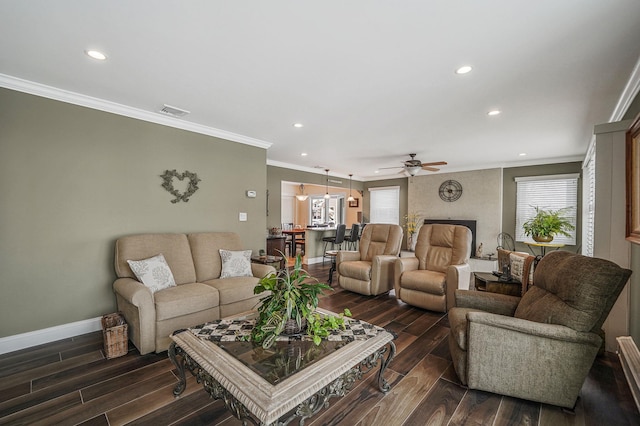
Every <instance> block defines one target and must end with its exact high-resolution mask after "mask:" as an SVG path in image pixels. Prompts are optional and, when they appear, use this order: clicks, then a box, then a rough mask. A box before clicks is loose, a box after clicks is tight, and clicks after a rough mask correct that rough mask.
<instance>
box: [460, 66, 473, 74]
mask: <svg viewBox="0 0 640 426" xmlns="http://www.w3.org/2000/svg"><path fill="white" fill-rule="evenodd" d="M472 69H473V68H471V67H470V66H469V65H464V66H462V67H460V68H458V69H457V70H456V74H466V73H468V72H471V70H472Z"/></svg>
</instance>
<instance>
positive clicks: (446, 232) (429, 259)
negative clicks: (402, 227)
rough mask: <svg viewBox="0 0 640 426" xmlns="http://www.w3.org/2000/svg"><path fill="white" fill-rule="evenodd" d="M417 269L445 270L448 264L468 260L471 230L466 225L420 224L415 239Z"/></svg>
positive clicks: (462, 262) (461, 262) (459, 263)
mask: <svg viewBox="0 0 640 426" xmlns="http://www.w3.org/2000/svg"><path fill="white" fill-rule="evenodd" d="M415 253H416V257H417V258H418V261H419V266H418V269H422V270H425V269H427V270H430V271H437V272H446V271H447V268H448V267H449V265H461V264H464V263H468V262H469V256H470V255H471V230H470V229H469V228H467V227H466V226H460V225H443V224H432V225H422V226H421V227H420V231H419V233H418V239H417V241H416V251H415Z"/></svg>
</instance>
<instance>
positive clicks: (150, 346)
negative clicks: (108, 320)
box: [113, 278, 156, 355]
mask: <svg viewBox="0 0 640 426" xmlns="http://www.w3.org/2000/svg"><path fill="white" fill-rule="evenodd" d="M113 290H114V292H115V293H116V302H117V305H118V310H119V311H120V312H122V315H124V318H125V320H126V321H127V324H128V325H129V338H130V339H131V341H132V342H133V344H134V345H135V346H136V347H137V348H138V350H139V351H140V354H142V355H144V354H146V353H149V352H153V351H155V350H156V307H155V304H154V302H153V295H152V294H151V290H149V289H148V288H147V287H146V286H145V285H144V284H142V283H140V282H139V281H136V280H134V279H132V278H118V279H117V280H116V281H115V282H114V283H113Z"/></svg>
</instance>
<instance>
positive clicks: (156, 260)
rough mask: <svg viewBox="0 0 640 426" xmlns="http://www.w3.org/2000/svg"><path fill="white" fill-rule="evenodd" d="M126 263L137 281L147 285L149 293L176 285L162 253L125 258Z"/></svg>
mask: <svg viewBox="0 0 640 426" xmlns="http://www.w3.org/2000/svg"><path fill="white" fill-rule="evenodd" d="M127 263H128V264H129V267H130V268H131V270H132V271H133V273H134V274H136V277H138V281H140V282H141V283H142V284H144V285H146V286H147V287H149V289H150V290H151V293H155V292H156V291H160V290H162V289H165V288H169V287H175V286H176V281H175V279H174V278H173V274H172V273H171V269H169V265H168V264H167V261H166V260H165V258H164V256H163V255H162V253H160V254H159V255H157V256H153V257H150V258H149V259H143V260H127Z"/></svg>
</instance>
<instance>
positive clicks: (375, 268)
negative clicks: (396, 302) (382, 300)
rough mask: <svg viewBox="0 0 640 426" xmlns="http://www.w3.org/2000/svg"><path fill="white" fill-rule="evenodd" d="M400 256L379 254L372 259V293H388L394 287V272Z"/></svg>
mask: <svg viewBox="0 0 640 426" xmlns="http://www.w3.org/2000/svg"><path fill="white" fill-rule="evenodd" d="M397 259H398V256H393V255H384V254H381V255H378V256H373V259H371V260H372V261H371V294H381V293H386V292H388V291H389V290H391V289H392V288H393V273H394V265H395V261H396V260H397Z"/></svg>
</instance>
